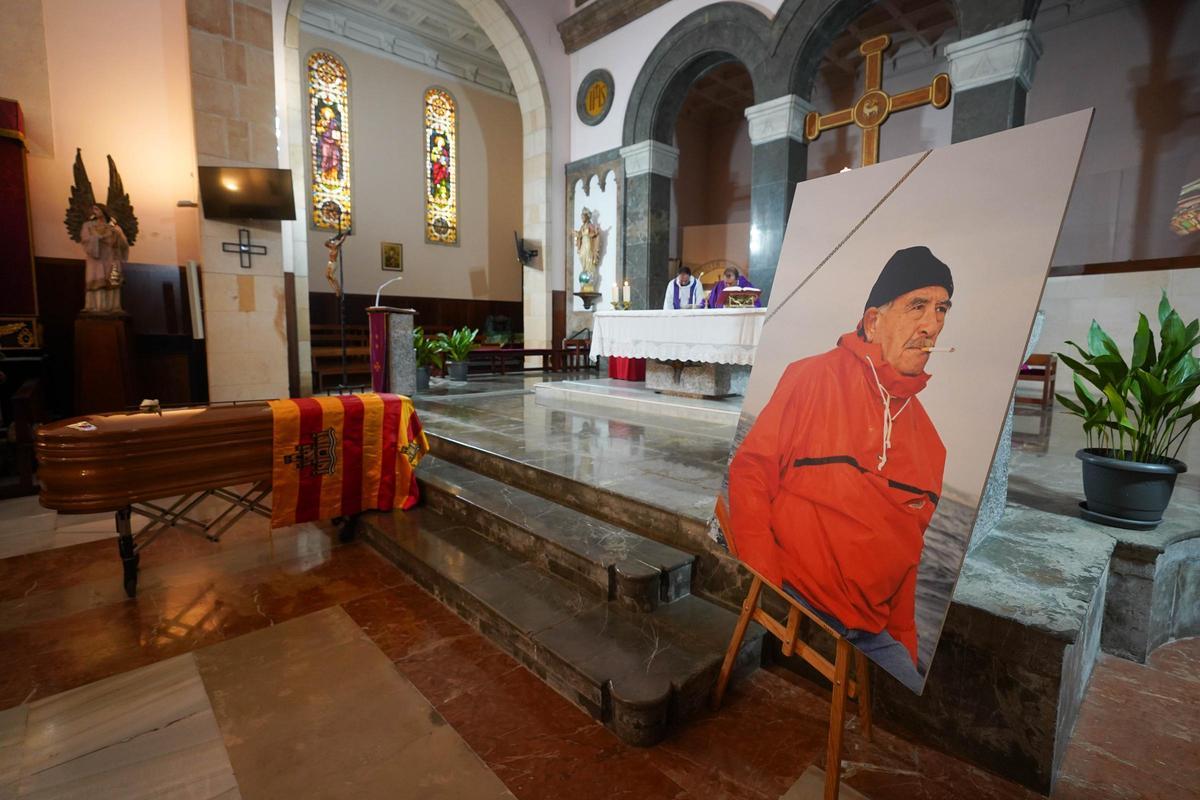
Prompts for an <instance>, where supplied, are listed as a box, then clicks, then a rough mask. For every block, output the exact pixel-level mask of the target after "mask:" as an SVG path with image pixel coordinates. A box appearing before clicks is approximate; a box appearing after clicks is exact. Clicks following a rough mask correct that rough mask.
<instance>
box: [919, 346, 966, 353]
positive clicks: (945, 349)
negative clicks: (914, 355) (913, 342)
mask: <svg viewBox="0 0 1200 800" xmlns="http://www.w3.org/2000/svg"><path fill="white" fill-rule="evenodd" d="M957 349H958V348H956V347H922V348H921V352H923V353H953V352H954V351H955V350H957Z"/></svg>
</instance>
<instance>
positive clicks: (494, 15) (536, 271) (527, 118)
mask: <svg viewBox="0 0 1200 800" xmlns="http://www.w3.org/2000/svg"><path fill="white" fill-rule="evenodd" d="M304 1H305V0H275V3H276V5H277V6H278V4H279V3H281V2H282V3H286V5H287V16H286V18H285V19H284V21H283V41H284V65H285V69H286V70H287V71H288V75H287V76H286V77H285V80H286V81H287V91H286V93H285V94H286V98H287V99H286V107H285V108H283V109H281V112H283V113H284V114H285V117H286V121H285V126H286V127H287V128H288V129H289V134H295V135H289V136H288V150H289V156H290V157H291V159H292V160H294V159H295V157H296V156H297V154H298V150H297V148H298V147H302V145H303V142H302V141H301V139H302V138H303V137H302V136H300V135H299V133H300V130H301V128H300V125H301V119H302V118H303V117H302V116H301V113H300V112H299V110H298V107H299V105H300V92H299V86H298V81H299V74H300V52H299V48H300V16H301V13H302V12H303V10H304ZM458 2H459V4H460V5H461V6H462V7H463V9H464V10H465V11H466V12H467V13H468V14H470V15H471V18H472V19H474V20H475V22H476V23H477V24H478V25H479V27H481V28H482V29H483V30H485V31H487V34H488V38H489V39H491V42H492V45H493V46H494V47H495V48H496V50H497V51H498V52H499V53H500V59H501V61H503V62H504V67H505V69H507V70H508V74H509V77H510V78H512V81H513V88H514V89H515V91H516V94H517V104H518V106H519V107H520V109H521V129H522V133H523V141H524V145H523V147H524V152H523V157H524V162H523V163H524V166H523V170H522V177H523V203H524V209H523V213H522V225H523V230H522V231H521V234H522V236H523V237H524V238H525V239H526V241H527V243H528V244H529V245H530V246H531V247H533V248H534V249H537V250H539V251H540V255H539V257H538V259H537V260H538V261H539V262H540V264H538V265H536V266H532V267H530V266H526V267H522V269H523V270H524V275H523V277H522V285H523V286H524V291H523V297H522V306H523V309H524V323H525V341H526V343H527V344H528V346H530V347H549V346H550V336H551V334H550V331H551V299H552V295H551V289H552V284H551V281H550V277H549V275H548V274H547V273H546V271H545V270H544V269H543V268H542V266H541V265H542V264H550V263H557V262H555V261H553V256H554V255H556V250H557V248H556V245H555V243H554V242H552V241H551V237H550V210H549V204H550V197H551V192H550V178H551V160H550V99H549V96H548V95H547V94H546V82H545V79H544V77H543V75H542V68H541V66H540V65H539V63H538V60H537V57H536V56H535V55H534V50H533V47H532V46H531V45H530V43H529V40H528V38H527V37H526V36H525V32H524V31H523V30H522V29H521V26H520V24H519V23H518V22H517V21H516V18H515V17H514V16H513V14H512V12H511V11H509V9H508V7H507V5H506V4H505V2H504V0H458ZM293 81H295V82H297V84H296V85H293V83H292V82H293ZM296 163H303V162H302V161H298V162H296ZM297 172H300V173H301V174H300V177H299V178H298V179H297V178H296V177H295V176H296V174H297ZM292 174H293V180H294V183H295V191H296V193H297V195H296V199H297V207H298V208H302V207H303V203H304V198H305V197H306V196H307V192H306V190H305V187H304V185H303V184H304V179H303V173H302V171H300V170H296V169H293V170H292ZM292 228H293V231H294V234H293V237H292V244H291V249H292V258H293V263H294V264H295V265H296V275H297V284H296V292H297V296H299V294H300V291H301V286H300V280H299V278H300V275H301V267H302V268H303V275H304V286H303V290H304V292H305V297H307V291H308V281H307V275H308V266H307V257H306V253H307V249H306V248H307V240H306V232H305V230H304V226H301V225H293V226H292ZM285 242H286V237H285ZM286 256H287V252H286V247H285V258H286ZM301 262H303V263H301ZM305 308H306V309H307V303H306V304H305ZM305 317H307V315H306V314H305ZM307 329H308V320H307V318H305V319H304V321H303V328H302V334H301V341H302V342H303V341H305V340H306V339H307ZM306 358H307V353H306V352H305V351H304V349H303V348H302V351H301V353H300V361H301V364H302V365H303V364H304V362H305V359H306ZM302 369H303V366H302Z"/></svg>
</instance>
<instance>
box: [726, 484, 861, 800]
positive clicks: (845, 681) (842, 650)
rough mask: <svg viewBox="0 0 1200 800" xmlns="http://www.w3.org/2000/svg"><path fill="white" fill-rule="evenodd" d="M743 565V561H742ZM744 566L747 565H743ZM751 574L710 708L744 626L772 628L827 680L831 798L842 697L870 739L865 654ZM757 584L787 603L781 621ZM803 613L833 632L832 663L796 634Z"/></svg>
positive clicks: (838, 763)
mask: <svg viewBox="0 0 1200 800" xmlns="http://www.w3.org/2000/svg"><path fill="white" fill-rule="evenodd" d="M723 512H724V503H722V502H718V504H717V517H718V519H719V520H720V522H721V527H722V528H723V529H724V530H725V531H726V533H727V534H728V531H729V527H728V524H727V523H728V514H727V513H723ZM727 541H728V542H729V550H730V552H731V553H733V554H734V555H735V556H736V555H737V553H736V552H735V550H734V547H733V543H732V539H731V537H728V536H727ZM742 564H743V566H745V562H742ZM747 569H749V567H747ZM750 572H751V574H753V575H754V580H753V581H752V582H751V584H750V591H748V592H747V593H746V599H745V600H743V601H742V613H741V615H740V616H739V617H738V621H737V625H735V626H734V628H733V637H732V638H731V639H730V640H729V649H727V650H726V651H725V661H724V663H722V664H721V674H720V676H719V677H718V678H717V685H716V686H715V687H713V694H712V708H713V710H714V711H716V710H717V709H719V708H720V707H721V701H722V700H723V699H724V697H725V689H726V688H727V687H728V686H729V677H730V675H731V674H732V673H733V665H734V662H735V661H736V660H737V655H738V650H740V649H741V646H742V639H744V638H745V636H746V629H747V628H749V627H750V622H751V621H752V620H753V621H754V622H757V623H758V624H759V625H762V626H763V627H764V628H766V629H767V630H768V631H770V632H771V633H773V634H774V635H775V636H776V637H777V638H778V639H779V640H780V641H781V642H782V643H783V655H785V656H790V655H793V654H794V655H797V656H799V657H800V658H802V659H804V661H805V662H807V663H808V664H810V665H811V666H812V667H813V668H814V669H815V670H817V671H818V672H820V673H821V674H822V675H824V676H825V677H826V678H828V679H829V681H830V682H831V683H832V684H833V693H832V697H831V699H830V703H829V740H828V743H827V745H826V748H825V795H824V800H837V797H838V790H839V788H840V786H841V784H840V780H841V774H842V732H843V726H844V722H845V708H846V698H848V697H849V698H852V699H855V700H857V701H858V719H859V722H860V723H861V725H862V730H863V736H865V737H866V739H867V741H871V673H870V671H869V669H868V666H867V657H866V656H864V655H863V654H862V653H861V652H859V651H858V650H855V649H854V647H853V646H851V644H850V642H848V641H847V640H846V638H845V637H844V636H842V635H841V634H839V633H838V632H837V631H835V630H834V629H833V628H831V627H829V625H827V624H826V623H825V622H824V620H822V619H821V618H820V617H818V616H817V615H816V614H814V613H813V612H811V611H809V610H808V609H807V608H805V607H804V606H802V605H800V603H799V602H797V600H796V599H795V598H794V597H792V596H791V595H789V594H787V593H786V592H784V591H783V590H782V589H778V588H776V587H775V586H773V585H771V583H769V582H768V581H766V580H764V579H763V577H762V576H761V575H759V574H758V573H757V572H755V571H754V570H753V569H751V570H750ZM763 587H766V588H768V589H770V590H771V591H773V592H775V593H776V594H777V595H779V596H780V597H782V598H783V599H784V600H786V601H787V603H788V615H787V620H786V622H780V621H779V620H778V619H776V618H775V617H773V616H771V615H770V614H768V613H767V612H766V611H764V610H763V609H762V607H761V606H760V600H761V599H762V590H763ZM802 614H803V615H804V616H806V617H808V618H809V619H810V620H812V621H813V622H814V623H816V624H817V626H818V627H820V628H821V629H822V630H824V631H825V632H826V633H828V634H829V635H830V636H832V637H833V638H834V641H835V642H836V644H837V652H836V654H835V656H834V661H833V663H832V664H831V663H829V659H827V658H825V656H823V655H821V654H820V653H819V652H817V651H816V650H814V649H813V648H812V647H811V646H810V645H809V644H807V643H806V642H803V641H801V640H800V615H802ZM851 657H853V659H854V678H855V679H854V680H851V678H850V659H851Z"/></svg>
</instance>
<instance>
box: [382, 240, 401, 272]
mask: <svg viewBox="0 0 1200 800" xmlns="http://www.w3.org/2000/svg"><path fill="white" fill-rule="evenodd" d="M379 264H380V267H381V268H382V269H385V270H388V271H390V272H404V245H402V244H400V243H399V242H382V243H381V244H380V245H379Z"/></svg>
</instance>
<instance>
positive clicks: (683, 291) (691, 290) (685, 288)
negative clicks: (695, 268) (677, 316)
mask: <svg viewBox="0 0 1200 800" xmlns="http://www.w3.org/2000/svg"><path fill="white" fill-rule="evenodd" d="M703 306H704V287H703V286H701V285H700V281H699V280H697V279H696V278H694V277H692V270H691V269H690V268H689V267H682V266H681V267H680V268H679V272H678V274H676V275H675V277H674V278H672V279H671V282H670V283H668V284H667V295H666V297H664V298H663V310H664V311H670V310H671V309H674V310H676V311H678V310H679V309H681V308H702V307H703Z"/></svg>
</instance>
